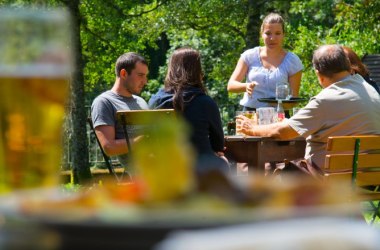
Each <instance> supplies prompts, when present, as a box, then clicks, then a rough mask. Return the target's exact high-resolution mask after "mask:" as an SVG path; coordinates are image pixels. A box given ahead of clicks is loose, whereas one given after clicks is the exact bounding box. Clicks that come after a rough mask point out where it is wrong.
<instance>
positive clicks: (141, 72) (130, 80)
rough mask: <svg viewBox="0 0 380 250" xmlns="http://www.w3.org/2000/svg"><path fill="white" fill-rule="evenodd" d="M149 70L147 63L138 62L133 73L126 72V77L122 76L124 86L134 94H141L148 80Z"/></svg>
mask: <svg viewBox="0 0 380 250" xmlns="http://www.w3.org/2000/svg"><path fill="white" fill-rule="evenodd" d="M148 72H149V70H148V67H147V66H146V65H145V64H143V63H141V62H137V63H136V65H135V68H134V69H133V70H132V71H131V73H130V74H128V72H125V77H122V80H123V87H124V88H125V89H126V90H127V91H128V92H129V93H131V94H133V95H138V94H140V93H141V91H142V90H143V89H144V86H145V85H146V83H147V82H148Z"/></svg>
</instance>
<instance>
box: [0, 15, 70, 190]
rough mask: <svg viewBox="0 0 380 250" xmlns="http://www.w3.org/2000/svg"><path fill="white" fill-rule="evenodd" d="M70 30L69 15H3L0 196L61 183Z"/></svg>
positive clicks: (0, 22) (0, 17) (0, 23)
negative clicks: (10, 192)
mask: <svg viewBox="0 0 380 250" xmlns="http://www.w3.org/2000/svg"><path fill="white" fill-rule="evenodd" d="M69 28H70V22H69V15H68V13H67V12H66V11H64V10H39V11H38V10H30V9H18V10H15V9H6V8H3V9H0V34H2V38H1V39H0V54H1V57H0V193H5V192H8V191H12V190H15V189H24V188H36V187H47V186H54V185H56V184H57V183H58V173H59V166H60V161H61V151H62V145H61V131H62V122H63V116H64V113H65V103H66V102H67V97H68V89H69V78H70V72H71V51H70V49H71V46H70V40H71V37H70V30H69Z"/></svg>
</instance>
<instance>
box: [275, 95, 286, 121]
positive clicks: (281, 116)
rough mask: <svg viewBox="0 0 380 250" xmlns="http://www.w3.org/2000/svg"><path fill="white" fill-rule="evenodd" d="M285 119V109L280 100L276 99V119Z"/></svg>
mask: <svg viewBox="0 0 380 250" xmlns="http://www.w3.org/2000/svg"><path fill="white" fill-rule="evenodd" d="M284 119H285V111H284V107H283V106H282V100H278V103H277V121H278V122H281V121H282V120H284Z"/></svg>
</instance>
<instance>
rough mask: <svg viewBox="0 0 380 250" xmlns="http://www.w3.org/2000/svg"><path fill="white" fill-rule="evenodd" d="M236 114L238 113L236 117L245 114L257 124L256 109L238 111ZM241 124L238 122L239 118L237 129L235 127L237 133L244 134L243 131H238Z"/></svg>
mask: <svg viewBox="0 0 380 250" xmlns="http://www.w3.org/2000/svg"><path fill="white" fill-rule="evenodd" d="M235 114H236V116H235V117H237V116H239V115H243V116H245V117H247V118H248V119H250V120H251V123H252V124H253V125H255V124H257V118H256V117H257V116H256V112H255V111H236V113H235ZM239 125H240V123H239V122H238V120H236V129H235V131H236V135H244V134H243V133H241V132H238V130H237V127H238V126H239Z"/></svg>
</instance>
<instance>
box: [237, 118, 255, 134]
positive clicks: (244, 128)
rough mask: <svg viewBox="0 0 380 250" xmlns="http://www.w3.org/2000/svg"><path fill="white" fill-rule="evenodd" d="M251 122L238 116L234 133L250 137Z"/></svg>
mask: <svg viewBox="0 0 380 250" xmlns="http://www.w3.org/2000/svg"><path fill="white" fill-rule="evenodd" d="M252 129H253V125H252V120H251V119H249V118H247V117H245V116H243V115H239V116H237V117H236V131H237V132H238V133H243V134H246V135H251V134H252Z"/></svg>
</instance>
